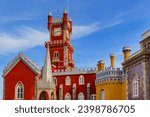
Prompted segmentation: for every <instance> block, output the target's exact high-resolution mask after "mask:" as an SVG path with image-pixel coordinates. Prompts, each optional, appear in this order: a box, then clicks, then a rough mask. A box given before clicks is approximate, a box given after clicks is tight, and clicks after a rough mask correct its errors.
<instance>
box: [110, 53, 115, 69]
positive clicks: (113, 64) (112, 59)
mask: <svg viewBox="0 0 150 117" xmlns="http://www.w3.org/2000/svg"><path fill="white" fill-rule="evenodd" d="M110 63H111V65H110V66H111V67H112V68H114V67H115V54H110Z"/></svg>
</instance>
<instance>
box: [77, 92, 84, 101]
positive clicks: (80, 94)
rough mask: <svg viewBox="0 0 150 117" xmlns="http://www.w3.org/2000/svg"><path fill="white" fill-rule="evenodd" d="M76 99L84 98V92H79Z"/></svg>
mask: <svg viewBox="0 0 150 117" xmlns="http://www.w3.org/2000/svg"><path fill="white" fill-rule="evenodd" d="M78 100H84V94H83V93H82V92H80V93H79V95H78Z"/></svg>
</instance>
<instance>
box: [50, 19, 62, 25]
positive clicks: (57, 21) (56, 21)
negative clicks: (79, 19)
mask: <svg viewBox="0 0 150 117" xmlns="http://www.w3.org/2000/svg"><path fill="white" fill-rule="evenodd" d="M52 23H53V24H59V23H63V19H62V18H55V19H53V20H52Z"/></svg>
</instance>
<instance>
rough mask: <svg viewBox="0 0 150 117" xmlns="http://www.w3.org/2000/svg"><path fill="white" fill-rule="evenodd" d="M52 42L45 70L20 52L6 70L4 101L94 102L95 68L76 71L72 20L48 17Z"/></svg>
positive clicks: (48, 44)
mask: <svg viewBox="0 0 150 117" xmlns="http://www.w3.org/2000/svg"><path fill="white" fill-rule="evenodd" d="M48 30H49V32H50V33H49V34H50V35H49V38H50V39H49V40H48V41H47V42H46V43H45V47H46V57H45V62H44V66H43V69H42V70H40V68H39V67H38V66H37V65H36V64H35V63H33V62H32V61H31V60H30V59H29V58H28V57H26V56H25V55H24V54H22V53H20V54H18V56H17V57H16V58H15V59H13V60H12V61H11V62H10V63H9V64H8V65H7V66H6V68H5V69H4V72H3V78H4V91H3V92H4V93H3V99H5V100H12V99H25V100H32V99H33V100H36V99H59V100H64V99H66V100H68V99H72V100H77V99H80V100H89V99H95V92H96V91H95V79H96V69H77V68H74V62H73V57H72V54H73V51H74V49H73V47H72V45H71V43H70V37H71V34H72V21H71V20H69V18H68V13H67V11H66V10H65V12H64V14H63V18H57V19H53V17H52V14H51V13H50V14H49V15H48Z"/></svg>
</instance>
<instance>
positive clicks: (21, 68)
mask: <svg viewBox="0 0 150 117" xmlns="http://www.w3.org/2000/svg"><path fill="white" fill-rule="evenodd" d="M35 76H36V75H35V73H34V72H33V71H32V70H31V69H29V67H27V66H26V65H25V64H24V63H23V62H22V61H19V62H18V63H17V65H15V67H14V68H13V69H12V70H11V71H10V72H9V73H8V74H7V75H6V76H5V99H6V100H13V99H15V86H16V84H17V83H18V81H21V82H22V83H23V85H24V99H25V100H31V99H35V96H34V91H35Z"/></svg>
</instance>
